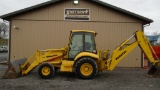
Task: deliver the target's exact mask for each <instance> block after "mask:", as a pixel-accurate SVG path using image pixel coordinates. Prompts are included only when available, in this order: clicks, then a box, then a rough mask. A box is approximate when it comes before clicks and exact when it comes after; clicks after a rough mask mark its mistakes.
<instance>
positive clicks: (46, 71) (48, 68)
mask: <svg viewBox="0 0 160 90" xmlns="http://www.w3.org/2000/svg"><path fill="white" fill-rule="evenodd" d="M38 73H39V76H40V77H41V78H43V79H50V78H52V76H53V74H54V73H55V68H54V66H53V65H52V64H49V63H43V64H41V65H40V67H39V70H38Z"/></svg>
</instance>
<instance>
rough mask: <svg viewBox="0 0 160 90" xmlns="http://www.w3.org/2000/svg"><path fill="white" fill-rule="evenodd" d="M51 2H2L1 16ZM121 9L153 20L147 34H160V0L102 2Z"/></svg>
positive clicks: (20, 0) (0, 3)
mask: <svg viewBox="0 0 160 90" xmlns="http://www.w3.org/2000/svg"><path fill="white" fill-rule="evenodd" d="M46 1H49V0H0V15H4V14H7V13H10V12H13V11H17V10H20V9H23V8H26V7H29V6H33V5H36V4H39V3H42V2H46ZM101 1H103V2H106V3H109V4H111V5H114V6H117V7H119V8H122V9H125V10H128V11H130V12H133V13H136V14H139V15H141V16H144V17H147V18H149V19H152V20H153V21H154V22H153V23H151V25H150V26H147V27H145V28H144V30H145V33H146V34H153V33H154V32H159V33H160V0H101Z"/></svg>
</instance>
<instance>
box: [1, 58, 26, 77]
mask: <svg viewBox="0 0 160 90" xmlns="http://www.w3.org/2000/svg"><path fill="white" fill-rule="evenodd" d="M26 61H27V58H22V59H19V60H15V61H13V62H10V61H9V62H8V68H7V70H6V72H5V74H4V76H3V77H2V78H4V79H14V78H17V77H19V76H21V68H20V65H22V64H24V63H25V62H26Z"/></svg>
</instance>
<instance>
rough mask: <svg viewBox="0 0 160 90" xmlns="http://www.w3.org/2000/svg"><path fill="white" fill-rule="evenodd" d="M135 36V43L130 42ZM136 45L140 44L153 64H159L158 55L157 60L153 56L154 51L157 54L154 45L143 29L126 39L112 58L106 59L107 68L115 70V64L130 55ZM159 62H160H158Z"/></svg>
mask: <svg viewBox="0 0 160 90" xmlns="http://www.w3.org/2000/svg"><path fill="white" fill-rule="evenodd" d="M133 37H135V41H134V42H133V43H130V44H128V42H129V41H130V40H131V39H132V38H133ZM136 46H139V47H140V48H141V49H142V51H143V52H144V53H145V54H146V56H147V58H148V60H149V61H150V62H151V63H152V64H153V65H155V64H157V63H158V62H160V60H159V59H158V57H157V60H155V59H154V58H153V55H152V53H154V54H155V52H154V50H153V48H152V46H151V45H150V43H149V41H148V39H147V38H146V36H145V35H144V33H143V32H142V31H140V30H139V31H137V32H135V33H134V34H133V35H132V36H131V37H130V38H129V39H127V40H125V41H124V42H123V43H122V44H121V45H119V46H118V47H117V48H116V49H115V50H114V51H113V53H112V55H111V58H109V59H108V60H106V62H105V65H106V66H105V68H106V69H107V70H110V71H111V70H113V69H114V68H115V66H116V65H117V64H118V63H119V62H120V61H121V60H122V59H123V58H124V57H125V56H126V55H128V54H129V53H130V52H131V51H132V50H133V49H134V48H135V47H136ZM155 55H156V54H155ZM158 64H159V63H158Z"/></svg>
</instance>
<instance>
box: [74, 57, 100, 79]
mask: <svg viewBox="0 0 160 90" xmlns="http://www.w3.org/2000/svg"><path fill="white" fill-rule="evenodd" d="M75 70H76V75H77V77H79V78H81V79H92V78H94V77H95V76H96V75H97V73H98V67H97V63H96V62H95V61H94V60H93V59H92V58H89V57H84V58H81V59H80V60H79V61H78V62H76V64H75Z"/></svg>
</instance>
